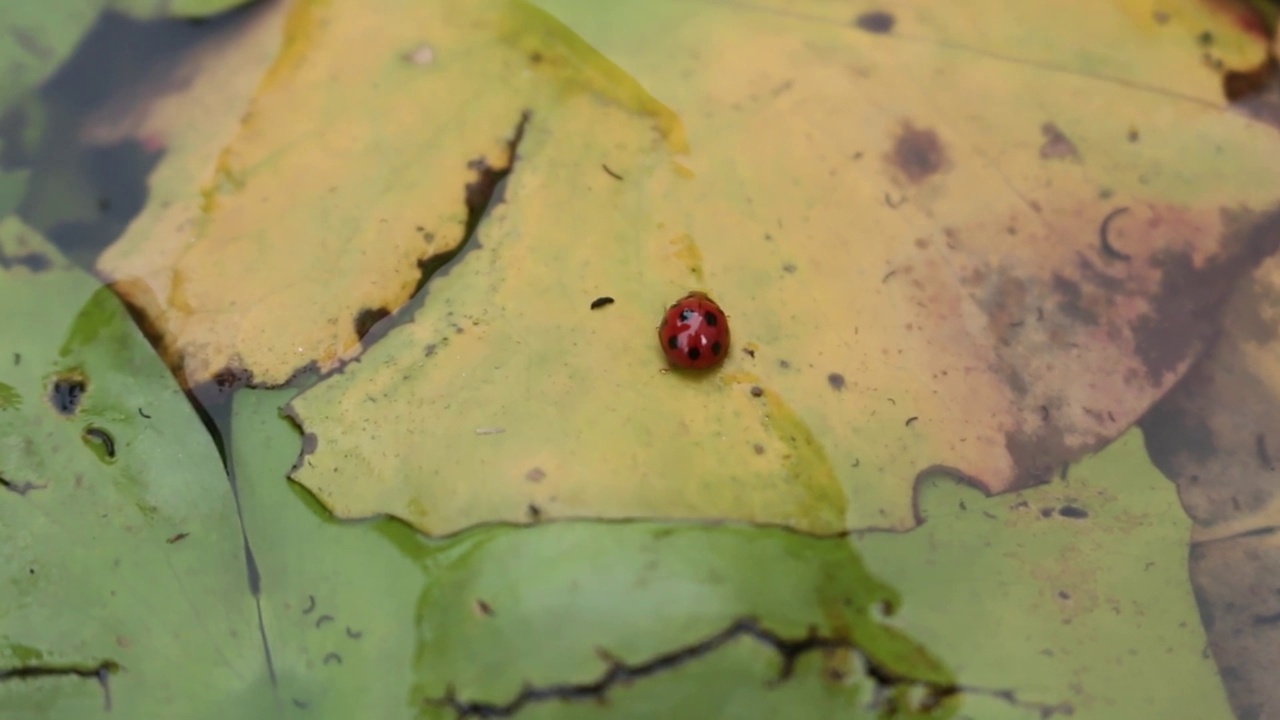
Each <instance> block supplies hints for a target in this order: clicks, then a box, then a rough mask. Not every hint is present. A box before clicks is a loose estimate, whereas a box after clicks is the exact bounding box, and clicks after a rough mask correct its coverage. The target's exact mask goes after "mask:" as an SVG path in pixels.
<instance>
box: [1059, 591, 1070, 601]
mask: <svg viewBox="0 0 1280 720" xmlns="http://www.w3.org/2000/svg"><path fill="white" fill-rule="evenodd" d="M1058 597H1060V598H1062V599H1063V600H1070V599H1071V593H1069V592H1067V591H1066V590H1059V591H1058Z"/></svg>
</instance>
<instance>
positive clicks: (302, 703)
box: [293, 698, 311, 710]
mask: <svg viewBox="0 0 1280 720" xmlns="http://www.w3.org/2000/svg"><path fill="white" fill-rule="evenodd" d="M293 706H294V707H296V708H298V709H299V710H306V709H307V708H309V707H311V703H309V702H307V701H306V700H300V699H298V698H293Z"/></svg>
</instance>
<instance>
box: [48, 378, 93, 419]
mask: <svg viewBox="0 0 1280 720" xmlns="http://www.w3.org/2000/svg"><path fill="white" fill-rule="evenodd" d="M87 388H88V386H87V385H86V383H85V381H84V379H83V378H80V377H76V376H64V377H60V378H58V379H57V380H54V381H53V389H52V390H51V391H50V392H49V401H50V402H51V403H53V409H54V410H57V411H58V412H59V413H60V414H62V415H67V416H71V415H75V414H76V412H77V411H78V410H79V409H80V401H81V400H82V399H83V398H84V393H85V390H86V389H87Z"/></svg>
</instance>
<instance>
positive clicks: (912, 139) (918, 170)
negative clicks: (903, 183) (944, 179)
mask: <svg viewBox="0 0 1280 720" xmlns="http://www.w3.org/2000/svg"><path fill="white" fill-rule="evenodd" d="M888 160H889V163H890V164H891V165H892V166H893V167H895V168H897V169H898V170H899V171H900V172H901V173H902V174H903V175H904V176H905V177H906V178H907V180H909V181H910V182H912V183H920V182H923V181H924V180H927V179H928V178H930V177H931V176H933V175H935V174H937V173H938V172H939V171H941V170H942V169H943V168H944V167H946V166H947V162H948V160H947V152H946V148H944V147H943V145H942V142H941V141H940V140H938V135H937V134H936V133H935V132H934V131H932V130H924V129H920V128H917V127H915V126H914V125H912V124H911V123H910V122H907V123H904V124H903V126H902V132H901V133H900V134H899V135H898V139H897V140H896V141H895V142H894V144H893V152H892V153H890V155H889V157H888Z"/></svg>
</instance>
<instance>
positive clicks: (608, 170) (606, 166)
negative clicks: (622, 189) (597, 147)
mask: <svg viewBox="0 0 1280 720" xmlns="http://www.w3.org/2000/svg"><path fill="white" fill-rule="evenodd" d="M600 167H602V168H604V171H605V172H606V173H608V174H609V177H611V178H613V179H614V180H621V179H622V176H621V175H619V174H618V173H616V172H614V171H612V170H610V169H609V166H608V165H605V164H604V163H600Z"/></svg>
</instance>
